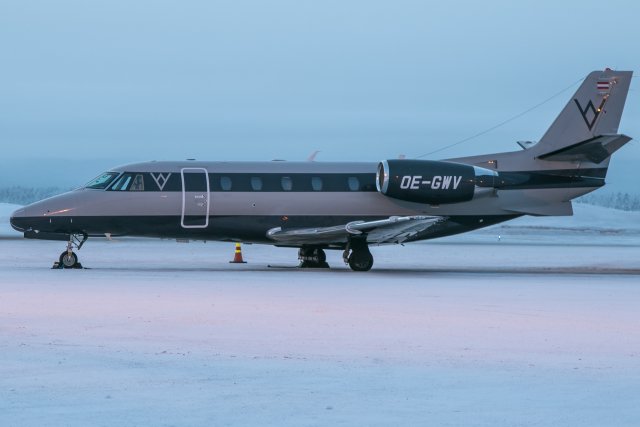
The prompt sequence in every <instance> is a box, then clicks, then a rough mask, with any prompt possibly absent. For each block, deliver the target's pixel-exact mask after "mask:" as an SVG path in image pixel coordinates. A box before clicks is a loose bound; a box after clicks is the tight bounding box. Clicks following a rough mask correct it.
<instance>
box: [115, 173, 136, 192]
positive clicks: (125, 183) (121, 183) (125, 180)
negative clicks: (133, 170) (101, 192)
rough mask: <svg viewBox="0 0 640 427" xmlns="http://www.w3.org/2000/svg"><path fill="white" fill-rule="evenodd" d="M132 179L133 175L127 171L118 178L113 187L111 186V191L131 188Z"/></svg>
mask: <svg viewBox="0 0 640 427" xmlns="http://www.w3.org/2000/svg"><path fill="white" fill-rule="evenodd" d="M132 180H133V175H132V174H130V173H125V174H124V175H122V176H121V177H120V178H118V180H117V181H116V183H115V184H113V185H112V186H111V188H109V190H111V191H127V189H128V188H129V184H131V181H132Z"/></svg>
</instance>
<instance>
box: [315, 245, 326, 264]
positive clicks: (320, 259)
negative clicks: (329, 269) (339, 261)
mask: <svg viewBox="0 0 640 427" xmlns="http://www.w3.org/2000/svg"><path fill="white" fill-rule="evenodd" d="M312 256H313V257H314V258H315V262H316V263H318V264H323V263H325V262H326V261H327V254H326V253H325V252H324V250H322V249H320V248H317V249H314V250H313V255H312Z"/></svg>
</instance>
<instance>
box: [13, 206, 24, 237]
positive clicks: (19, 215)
mask: <svg viewBox="0 0 640 427" xmlns="http://www.w3.org/2000/svg"><path fill="white" fill-rule="evenodd" d="M26 216H27V215H26V209H25V208H20V209H18V210H17V211H15V212H14V213H12V214H11V217H10V218H9V222H10V223H11V226H12V227H13V229H14V230H16V231H20V232H23V231H26V229H27V226H26V224H25V222H26Z"/></svg>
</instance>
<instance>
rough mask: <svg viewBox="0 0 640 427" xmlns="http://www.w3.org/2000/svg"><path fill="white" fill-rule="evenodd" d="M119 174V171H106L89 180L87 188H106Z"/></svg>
mask: <svg viewBox="0 0 640 427" xmlns="http://www.w3.org/2000/svg"><path fill="white" fill-rule="evenodd" d="M118 175H119V173H118V172H105V173H103V174H102V175H99V176H97V177H95V178H94V179H92V180H91V181H89V182H88V183H87V185H85V186H84V187H85V188H93V189H96V190H104V189H105V188H107V187H108V186H109V184H111V182H113V180H114V179H116V177H117V176H118Z"/></svg>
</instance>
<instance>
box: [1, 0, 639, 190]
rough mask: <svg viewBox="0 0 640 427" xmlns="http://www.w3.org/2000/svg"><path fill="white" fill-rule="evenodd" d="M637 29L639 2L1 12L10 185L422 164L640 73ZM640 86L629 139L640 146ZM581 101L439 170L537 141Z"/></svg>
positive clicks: (41, 7)
mask: <svg viewBox="0 0 640 427" xmlns="http://www.w3.org/2000/svg"><path fill="white" fill-rule="evenodd" d="M639 16H640V6H639V5H638V3H637V2H632V1H625V2H622V1H606V2H603V1H573V2H572V1H562V2H558V1H539V0H538V1H531V2H523V1H518V2H513V1H502V2H496V1H485V2H476V1H468V2H464V1H463V2H455V1H447V2H442V1H438V2H433V3H432V2H428V1H395V0H394V1H386V2H376V1H371V0H366V1H365V0H363V1H348V0H340V1H329V0H322V1H301V0H292V1H277V0H271V1H238V0H234V1H226V2H219V1H204V0H203V1H158V0H153V1H151V0H137V1H131V0H127V1H121V0H108V1H89V0H78V1H68V0H57V1H23V0H15V1H11V0H8V1H3V2H2V3H1V5H0V52H2V58H1V62H0V144H1V146H2V148H3V153H2V157H1V159H2V160H0V161H1V162H2V164H1V166H2V168H1V171H0V179H1V180H2V182H4V183H10V184H13V183H14V182H15V181H20V182H24V183H30V182H32V181H38V180H40V181H43V180H46V182H48V183H62V184H64V185H66V184H67V183H68V182H69V181H70V180H71V181H74V178H69V177H73V176H75V175H74V174H76V175H78V178H75V179H76V180H79V182H75V181H74V183H81V182H82V181H85V180H86V179H88V178H90V175H95V174H97V173H98V172H100V170H101V169H106V168H108V167H110V166H112V165H114V164H119V163H126V162H131V161H139V160H152V159H158V160H160V159H185V158H197V159H202V160H243V159H247V160H271V159H274V158H280V159H287V160H304V159H305V158H306V157H307V156H308V155H309V154H310V153H311V152H313V151H314V150H321V151H322V152H321V153H320V155H319V156H318V160H342V159H344V160H367V161H377V160H381V159H384V158H390V157H397V156H398V154H401V153H402V154H406V155H407V156H408V157H412V156H418V155H421V154H424V153H429V152H431V151H433V150H436V149H438V148H440V147H443V146H445V145H447V144H450V143H453V142H456V141H458V140H460V139H463V138H465V137H468V136H469V135H473V134H475V133H477V132H480V131H483V130H485V129H487V128H489V127H491V126H493V125H495V124H496V123H499V122H501V121H503V120H505V119H507V118H509V117H511V116H513V115H515V114H518V113H520V112H522V111H524V110H526V109H528V108H530V107H531V106H533V105H535V104H537V103H539V102H540V101H542V100H544V99H546V98H547V97H549V96H551V95H552V94H554V93H556V92H558V91H560V90H562V89H564V88H566V87H568V86H570V85H571V84H572V83H574V82H577V80H579V79H580V78H581V77H583V76H585V75H586V74H587V73H588V72H589V71H591V70H594V69H603V68H605V67H612V68H616V69H631V70H634V71H636V72H639V71H640V67H639V65H640V55H638V40H640V25H639V24H638V17H639ZM637 87H638V81H637V79H635V78H634V81H633V83H632V89H631V90H632V91H631V92H630V94H629V98H628V101H627V108H626V111H625V114H624V115H623V121H622V125H621V128H620V130H621V131H622V132H624V133H627V134H629V135H630V136H635V137H637V138H640V124H639V120H638V119H639V113H640V107H639V106H638V104H639V102H640V99H639V96H638V89H637ZM576 88H577V85H575V86H573V87H572V88H571V89H570V90H568V91H567V92H564V93H563V94H562V95H560V96H558V97H557V98H554V99H553V100H552V101H550V102H548V103H546V104H544V105H543V106H542V107H540V108H538V109H536V110H535V111H533V112H531V113H529V114H527V115H525V116H523V117H522V118H520V119H518V120H515V121H513V122H511V123H509V124H508V125H506V126H503V127H501V128H499V129H497V130H495V131H493V132H490V133H488V134H486V135H483V136H482V137H480V138H476V139H474V140H472V141H469V142H468V143H465V144H461V145H459V146H457V147H455V148H454V149H450V150H445V151H443V152H440V153H437V154H436V155H433V156H430V157H427V158H445V157H454V156H459V155H465V154H478V153H482V152H490V151H506V150H513V149H517V148H518V147H517V146H516V144H515V141H516V140H537V139H538V138H540V136H541V135H542V134H543V133H544V131H545V130H546V128H547V127H548V126H549V124H550V123H551V121H552V120H553V118H554V117H555V116H556V115H557V114H558V112H559V111H560V109H561V108H562V106H563V105H564V104H565V103H566V102H567V100H568V99H569V97H570V96H571V94H572V92H573V90H575V89H576ZM623 150H624V151H622V152H623V153H625V154H623V155H622V156H620V157H624V158H623V159H622V158H621V159H614V161H613V163H612V165H613V168H618V170H620V171H623V172H624V171H627V172H628V171H631V170H635V167H636V166H635V165H637V163H638V161H640V145H639V144H638V143H637V142H635V143H631V144H630V145H629V146H627V147H625V148H624V149H623ZM43 159H52V160H51V161H48V162H46V163H43ZM42 164H44V165H45V166H38V168H37V170H36V169H34V168H32V167H31V166H33V165H42ZM74 171H75V172H74ZM611 172H612V173H611V177H610V178H611V179H613V180H614V181H616V180H617V181H623V179H622V178H623V177H624V174H622V175H616V174H614V173H613V172H614V171H613V170H612V171H611ZM88 175H89V176H88Z"/></svg>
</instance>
